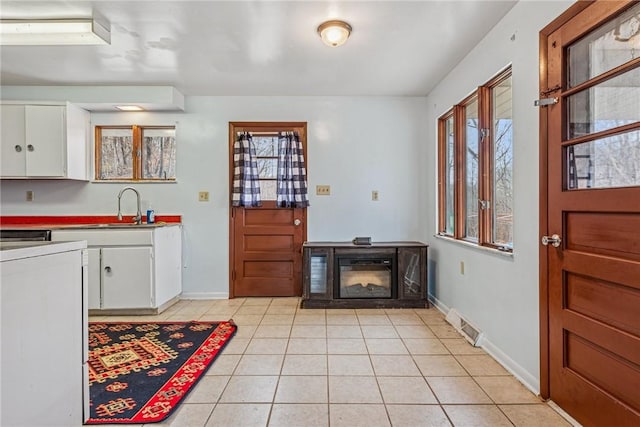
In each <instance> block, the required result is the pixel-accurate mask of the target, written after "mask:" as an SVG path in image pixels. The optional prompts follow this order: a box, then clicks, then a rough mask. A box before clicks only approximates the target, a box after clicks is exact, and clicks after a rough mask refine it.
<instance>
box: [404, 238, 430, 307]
mask: <svg viewBox="0 0 640 427" xmlns="http://www.w3.org/2000/svg"><path fill="white" fill-rule="evenodd" d="M425 263H426V250H425V249H422V248H399V249H398V290H399V295H398V296H399V297H400V298H402V299H424V298H425V297H426V264H425Z"/></svg>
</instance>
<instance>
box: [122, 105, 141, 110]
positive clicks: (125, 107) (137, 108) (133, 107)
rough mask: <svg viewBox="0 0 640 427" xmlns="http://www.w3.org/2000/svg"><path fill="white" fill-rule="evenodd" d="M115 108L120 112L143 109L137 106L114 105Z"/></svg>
mask: <svg viewBox="0 0 640 427" xmlns="http://www.w3.org/2000/svg"><path fill="white" fill-rule="evenodd" d="M115 107H116V108H117V109H118V110H120V111H144V108H142V107H139V106H137V105H116V106H115Z"/></svg>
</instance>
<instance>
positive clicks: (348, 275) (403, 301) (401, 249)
mask: <svg viewBox="0 0 640 427" xmlns="http://www.w3.org/2000/svg"><path fill="white" fill-rule="evenodd" d="M303 258H304V265H303V271H302V276H303V277H302V301H301V306H302V307H303V308H410V307H412V308H415V307H428V306H429V302H428V300H427V245H425V244H424V243H421V242H372V243H371V244H367V245H356V244H354V243H353V242H306V243H304V245H303Z"/></svg>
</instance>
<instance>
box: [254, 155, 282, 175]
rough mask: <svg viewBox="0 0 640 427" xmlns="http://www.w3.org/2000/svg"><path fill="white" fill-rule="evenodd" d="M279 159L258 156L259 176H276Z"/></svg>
mask: <svg viewBox="0 0 640 427" xmlns="http://www.w3.org/2000/svg"><path fill="white" fill-rule="evenodd" d="M277 167H278V159H265V158H259V157H258V176H259V177H260V178H276V176H277Z"/></svg>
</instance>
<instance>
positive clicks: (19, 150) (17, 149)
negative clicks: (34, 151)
mask: <svg viewBox="0 0 640 427" xmlns="http://www.w3.org/2000/svg"><path fill="white" fill-rule="evenodd" d="M14 148H15V149H16V153H19V152H21V151H22V146H20V145H16V146H15V147H14Z"/></svg>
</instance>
